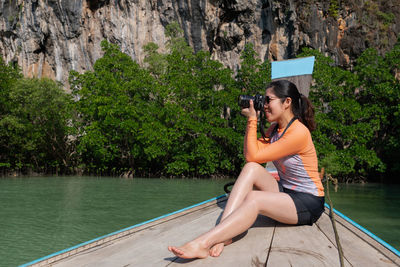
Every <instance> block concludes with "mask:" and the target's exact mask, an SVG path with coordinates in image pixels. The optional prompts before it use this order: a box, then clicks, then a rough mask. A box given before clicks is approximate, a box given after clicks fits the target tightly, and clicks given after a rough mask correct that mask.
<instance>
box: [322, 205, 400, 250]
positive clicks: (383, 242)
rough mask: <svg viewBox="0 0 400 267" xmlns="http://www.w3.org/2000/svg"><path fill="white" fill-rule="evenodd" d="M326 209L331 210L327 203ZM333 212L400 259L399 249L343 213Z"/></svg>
mask: <svg viewBox="0 0 400 267" xmlns="http://www.w3.org/2000/svg"><path fill="white" fill-rule="evenodd" d="M325 207H327V208H328V209H330V207H329V205H328V204H327V203H325ZM333 211H334V212H335V213H336V214H337V215H339V216H340V217H342V218H343V219H345V220H346V221H348V222H349V223H351V224H352V225H354V226H355V227H357V228H358V229H360V230H361V231H363V232H364V233H366V234H367V235H369V236H370V237H372V238H373V239H375V240H376V241H377V242H379V243H380V244H382V245H383V246H384V247H386V248H387V249H389V250H390V251H392V252H393V253H394V254H396V255H397V256H398V257H400V251H398V250H397V249H395V248H394V247H393V246H391V245H390V244H388V243H386V242H385V241H383V240H382V239H381V238H379V237H377V236H376V235H374V234H373V233H371V232H370V231H368V230H367V229H365V228H364V227H362V226H361V225H359V224H358V223H356V222H355V221H353V220H352V219H350V218H349V217H347V216H346V215H344V214H343V213H341V212H340V211H337V210H335V209H333Z"/></svg>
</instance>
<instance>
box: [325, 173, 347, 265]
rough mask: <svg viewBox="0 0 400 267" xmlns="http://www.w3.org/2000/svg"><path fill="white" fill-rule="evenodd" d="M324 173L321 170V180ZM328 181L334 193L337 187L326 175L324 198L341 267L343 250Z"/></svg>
mask: <svg viewBox="0 0 400 267" xmlns="http://www.w3.org/2000/svg"><path fill="white" fill-rule="evenodd" d="M324 172H325V169H324V168H322V170H321V173H320V176H321V180H322V178H323V177H324ZM329 181H332V183H333V184H334V185H335V191H336V190H337V185H338V180H337V179H334V178H332V176H331V175H330V174H327V175H326V197H327V199H328V203H329V218H330V219H331V222H332V227H333V232H334V233H335V240H336V245H337V249H338V252H339V261H340V266H341V267H343V266H344V260H343V258H344V256H343V249H342V245H341V244H340V239H339V234H338V231H337V228H336V221H335V213H334V212H333V204H332V200H331V198H330V196H329Z"/></svg>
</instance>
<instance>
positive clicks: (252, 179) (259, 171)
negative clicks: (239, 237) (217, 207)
mask: <svg viewBox="0 0 400 267" xmlns="http://www.w3.org/2000/svg"><path fill="white" fill-rule="evenodd" d="M254 188H256V189H258V190H261V191H269V192H279V187H278V183H277V182H276V180H275V178H274V177H273V176H272V175H271V174H270V173H268V171H267V170H266V169H265V168H264V167H263V166H261V165H260V164H258V163H254V162H249V163H247V164H246V165H245V166H244V167H243V169H242V171H241V172H240V174H239V177H238V178H237V180H236V182H235V184H234V186H233V188H232V191H231V193H230V194H229V198H228V202H227V204H226V206H225V209H224V212H223V213H222V216H221V220H220V222H222V221H223V220H224V219H225V218H226V217H227V216H228V215H229V214H231V213H232V211H234V210H236V209H237V208H238V207H239V206H240V204H242V202H243V200H244V198H245V197H246V196H247V194H248V193H249V192H251V191H252V190H253V189H254ZM231 242H232V240H231V239H230V240H225V241H224V242H222V243H218V244H215V245H214V246H213V247H212V248H211V250H210V255H211V256H213V257H218V256H219V255H220V254H221V252H222V250H223V249H224V246H225V245H228V244H230V243H231Z"/></svg>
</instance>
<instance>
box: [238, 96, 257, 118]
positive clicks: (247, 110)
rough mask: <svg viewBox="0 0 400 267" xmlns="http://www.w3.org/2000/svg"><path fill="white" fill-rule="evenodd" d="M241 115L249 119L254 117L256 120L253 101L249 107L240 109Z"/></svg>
mask: <svg viewBox="0 0 400 267" xmlns="http://www.w3.org/2000/svg"><path fill="white" fill-rule="evenodd" d="M241 113H242V115H243V116H245V117H247V118H251V117H256V118H257V112H256V110H255V109H254V103H253V100H250V107H248V108H244V109H242V112H241Z"/></svg>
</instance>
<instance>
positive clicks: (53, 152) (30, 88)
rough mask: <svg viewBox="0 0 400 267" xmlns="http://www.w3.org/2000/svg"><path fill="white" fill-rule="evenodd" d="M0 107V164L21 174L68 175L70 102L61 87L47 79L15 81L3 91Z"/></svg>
mask: <svg viewBox="0 0 400 267" xmlns="http://www.w3.org/2000/svg"><path fill="white" fill-rule="evenodd" d="M12 73H13V74H12V75H11V76H14V77H15V76H16V77H18V76H20V75H19V74H17V73H15V72H12ZM11 80H13V78H12V79H11ZM8 85H10V83H8ZM4 99H7V100H6V101H7V102H6V103H3V100H4ZM2 107H4V109H3V110H2V114H1V117H0V149H1V151H2V156H1V160H0V162H1V163H2V164H6V165H7V166H9V167H10V168H12V169H14V170H18V171H21V172H26V171H27V170H31V171H36V172H45V173H47V172H58V171H61V172H63V173H67V172H68V171H69V169H68V167H69V166H70V165H71V164H70V159H71V157H70V151H69V150H68V145H67V144H68V139H67V136H68V132H69V127H68V126H67V124H68V121H70V120H71V116H72V114H71V112H70V111H71V99H70V96H69V95H67V94H66V93H65V92H64V91H63V89H62V87H61V85H60V84H58V83H56V82H54V81H52V80H49V79H40V80H39V79H18V80H16V81H15V82H13V83H12V85H11V86H8V87H7V86H5V87H2Z"/></svg>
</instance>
